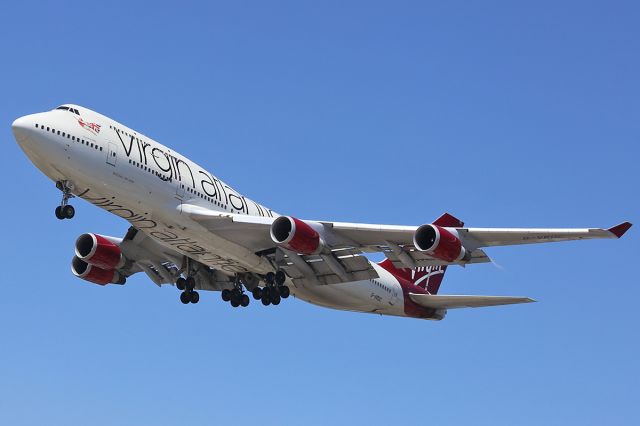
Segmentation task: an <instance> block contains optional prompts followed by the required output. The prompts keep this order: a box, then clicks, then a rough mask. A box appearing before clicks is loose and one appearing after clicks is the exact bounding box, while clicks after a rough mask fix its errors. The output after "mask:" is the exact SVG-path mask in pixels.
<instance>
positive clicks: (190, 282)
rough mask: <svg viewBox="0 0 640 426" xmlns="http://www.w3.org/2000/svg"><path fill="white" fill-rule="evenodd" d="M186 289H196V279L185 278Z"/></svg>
mask: <svg viewBox="0 0 640 426" xmlns="http://www.w3.org/2000/svg"><path fill="white" fill-rule="evenodd" d="M187 288H188V289H189V290H193V289H195V288H196V279H195V278H193V277H187Z"/></svg>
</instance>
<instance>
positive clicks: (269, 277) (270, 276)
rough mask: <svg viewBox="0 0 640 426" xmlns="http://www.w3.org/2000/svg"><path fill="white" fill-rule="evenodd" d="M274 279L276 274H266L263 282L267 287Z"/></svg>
mask: <svg viewBox="0 0 640 426" xmlns="http://www.w3.org/2000/svg"><path fill="white" fill-rule="evenodd" d="M275 279H276V274H274V273H273V272H269V273H267V275H265V276H264V281H265V282H266V283H267V284H269V285H271V284H273V283H274V281H275Z"/></svg>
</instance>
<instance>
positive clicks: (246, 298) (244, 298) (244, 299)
mask: <svg viewBox="0 0 640 426" xmlns="http://www.w3.org/2000/svg"><path fill="white" fill-rule="evenodd" d="M240 305H242V307H243V308H246V307H247V306H249V296H247V295H246V294H243V295H242V297H241V298H240Z"/></svg>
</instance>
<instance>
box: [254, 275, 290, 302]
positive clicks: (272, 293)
mask: <svg viewBox="0 0 640 426" xmlns="http://www.w3.org/2000/svg"><path fill="white" fill-rule="evenodd" d="M286 278H287V277H286V275H285V273H284V271H281V270H278V271H277V272H276V273H275V274H274V273H273V272H269V273H268V274H267V275H265V277H264V281H265V283H266V285H265V286H264V287H263V288H260V287H256V288H254V289H253V291H252V294H253V298H254V299H256V300H260V301H262V304H263V305H264V306H268V305H279V304H280V301H281V299H286V298H287V297H289V294H290V291H289V287H287V286H286V285H284V282H285V280H286Z"/></svg>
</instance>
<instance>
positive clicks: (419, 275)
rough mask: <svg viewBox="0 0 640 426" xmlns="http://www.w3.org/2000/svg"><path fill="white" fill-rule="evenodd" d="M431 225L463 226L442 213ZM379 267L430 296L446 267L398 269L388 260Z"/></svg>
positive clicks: (436, 290) (452, 217) (435, 291)
mask: <svg viewBox="0 0 640 426" xmlns="http://www.w3.org/2000/svg"><path fill="white" fill-rule="evenodd" d="M433 224H434V225H438V226H445V227H451V228H462V227H463V226H464V222H462V221H461V220H460V219H458V218H456V217H454V216H452V215H450V214H449V213H444V214H443V215H442V216H440V217H439V218H437V219H436V220H435V221H433ZM380 266H382V267H383V268H384V269H386V270H387V271H389V272H391V273H392V274H394V275H395V276H398V277H400V278H403V279H405V280H407V281H409V282H411V283H412V284H414V285H416V286H418V287H422V288H423V289H425V290H426V291H428V292H429V293H430V294H437V293H438V290H439V289H440V284H441V283H442V279H443V278H444V273H445V271H446V270H447V267H446V266H427V267H422V268H416V269H409V268H400V269H399V268H396V267H395V266H393V262H391V260H389V259H385V260H384V261H382V262H380Z"/></svg>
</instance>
